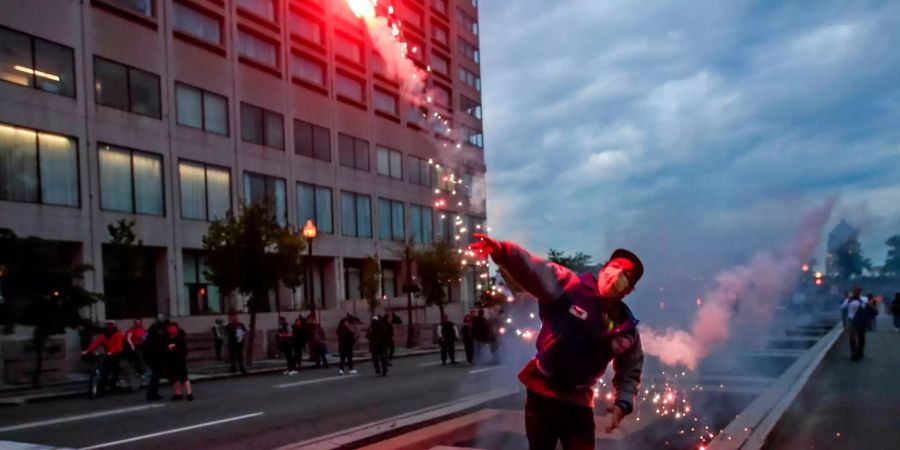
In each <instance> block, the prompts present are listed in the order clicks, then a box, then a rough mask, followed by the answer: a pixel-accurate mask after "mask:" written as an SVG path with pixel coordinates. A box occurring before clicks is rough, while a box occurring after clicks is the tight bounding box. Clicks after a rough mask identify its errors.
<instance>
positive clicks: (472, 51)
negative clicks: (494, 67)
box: [456, 37, 481, 63]
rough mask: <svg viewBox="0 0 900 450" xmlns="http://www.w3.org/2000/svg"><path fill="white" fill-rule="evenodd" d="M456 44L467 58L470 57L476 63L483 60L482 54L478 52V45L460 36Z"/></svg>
mask: <svg viewBox="0 0 900 450" xmlns="http://www.w3.org/2000/svg"><path fill="white" fill-rule="evenodd" d="M456 46H457V47H458V48H459V53H460V54H461V55H463V56H465V57H466V58H469V60H471V61H472V62H474V63H478V62H480V61H481V56H480V55H479V53H478V47H476V46H475V45H473V44H470V43H469V41H467V40H465V39H463V38H461V37H460V38H459V40H458V41H457V44H456Z"/></svg>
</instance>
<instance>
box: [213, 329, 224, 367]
mask: <svg viewBox="0 0 900 450" xmlns="http://www.w3.org/2000/svg"><path fill="white" fill-rule="evenodd" d="M212 334H213V343H214V344H215V348H216V361H222V347H224V346H225V322H223V321H222V319H216V323H215V324H213V327H212Z"/></svg>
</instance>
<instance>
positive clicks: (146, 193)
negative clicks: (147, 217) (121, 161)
mask: <svg viewBox="0 0 900 450" xmlns="http://www.w3.org/2000/svg"><path fill="white" fill-rule="evenodd" d="M132 160H133V163H134V202H135V205H134V209H135V212H137V213H140V214H154V215H160V216H161V215H163V195H162V190H163V186H162V158H161V157H159V156H154V155H148V154H144V153H134V154H133V155H132Z"/></svg>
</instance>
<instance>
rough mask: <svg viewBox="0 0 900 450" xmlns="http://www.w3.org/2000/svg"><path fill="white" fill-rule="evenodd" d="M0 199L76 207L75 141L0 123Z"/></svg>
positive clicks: (76, 166) (77, 188)
mask: <svg viewBox="0 0 900 450" xmlns="http://www.w3.org/2000/svg"><path fill="white" fill-rule="evenodd" d="M0 200H11V201H18V202H32V203H43V204H47V205H61V206H78V205H79V203H80V196H79V186H78V150H77V147H76V144H75V140H74V139H72V138H69V137H66V136H61V135H58V134H51V133H44V132H41V131H36V130H31V129H28V128H19V127H13V126H9V125H2V124H0Z"/></svg>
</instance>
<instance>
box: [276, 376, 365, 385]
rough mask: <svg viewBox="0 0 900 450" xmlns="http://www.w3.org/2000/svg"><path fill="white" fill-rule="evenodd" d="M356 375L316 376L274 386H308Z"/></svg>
mask: <svg viewBox="0 0 900 450" xmlns="http://www.w3.org/2000/svg"><path fill="white" fill-rule="evenodd" d="M355 376H357V375H356V374H347V375H337V376H333V377H326V378H316V379H315V380H303V381H295V382H293V383H281V384H276V385H273V386H272V387H276V388H280V389H283V388H290V387H297V386H306V385H308V384H318V383H325V382H328V381H335V380H343V379H346V378H353V377H355Z"/></svg>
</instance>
